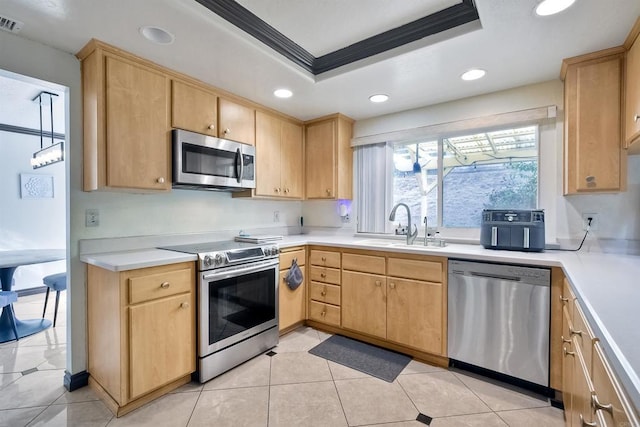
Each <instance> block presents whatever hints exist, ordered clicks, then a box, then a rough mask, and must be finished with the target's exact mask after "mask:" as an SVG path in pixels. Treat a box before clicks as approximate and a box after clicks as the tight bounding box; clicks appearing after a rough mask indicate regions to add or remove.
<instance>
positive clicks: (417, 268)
mask: <svg viewBox="0 0 640 427" xmlns="http://www.w3.org/2000/svg"><path fill="white" fill-rule="evenodd" d="M387 276H394V277H405V278H407V279H416V280H422V281H426V282H442V263H440V262H436V261H423V260H417V259H402V258H389V261H388V263H387Z"/></svg>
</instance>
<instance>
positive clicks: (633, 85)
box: [624, 37, 640, 148]
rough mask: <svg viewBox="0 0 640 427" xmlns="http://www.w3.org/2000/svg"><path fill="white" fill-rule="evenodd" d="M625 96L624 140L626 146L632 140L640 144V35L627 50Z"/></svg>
mask: <svg viewBox="0 0 640 427" xmlns="http://www.w3.org/2000/svg"><path fill="white" fill-rule="evenodd" d="M625 83H626V93H625V95H626V97H625V116H624V123H625V141H626V146H627V148H628V147H629V146H630V145H631V143H632V142H634V141H635V142H636V144H640V142H638V141H637V139H638V138H639V137H640V37H638V38H636V41H635V42H634V43H633V45H632V46H631V49H629V52H627V72H626V82H625Z"/></svg>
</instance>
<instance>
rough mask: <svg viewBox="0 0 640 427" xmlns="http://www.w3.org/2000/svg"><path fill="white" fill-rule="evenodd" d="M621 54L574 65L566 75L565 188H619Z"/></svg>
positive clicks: (578, 190)
mask: <svg viewBox="0 0 640 427" xmlns="http://www.w3.org/2000/svg"><path fill="white" fill-rule="evenodd" d="M621 71H622V65H621V57H620V56H615V57H611V58H609V59H604V60H599V61H593V62H588V63H585V64H576V65H572V66H570V67H569V68H568V70H567V75H566V78H565V113H566V123H565V129H566V131H565V150H566V152H565V154H566V156H567V158H566V159H565V162H566V164H565V194H576V193H582V192H592V191H619V190H620V189H621V138H620V119H621V116H620V104H621V102H620V100H621V98H620V96H621Z"/></svg>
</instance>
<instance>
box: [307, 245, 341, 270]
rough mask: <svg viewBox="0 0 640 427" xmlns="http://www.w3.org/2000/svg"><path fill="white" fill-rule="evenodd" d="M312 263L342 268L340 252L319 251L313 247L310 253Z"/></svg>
mask: <svg viewBox="0 0 640 427" xmlns="http://www.w3.org/2000/svg"><path fill="white" fill-rule="evenodd" d="M309 262H310V263H311V265H320V266H323V267H332V268H340V252H329V251H319V250H316V249H312V250H311V253H310V255H309Z"/></svg>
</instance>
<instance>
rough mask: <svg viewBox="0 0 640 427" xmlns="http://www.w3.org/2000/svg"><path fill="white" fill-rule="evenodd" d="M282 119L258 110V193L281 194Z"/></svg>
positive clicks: (267, 194) (265, 194) (259, 194)
mask: <svg viewBox="0 0 640 427" xmlns="http://www.w3.org/2000/svg"><path fill="white" fill-rule="evenodd" d="M280 169H281V167H280V119H278V118H277V117H274V116H271V115H269V114H265V113H262V112H260V111H258V112H256V195H258V196H280V195H281V194H282V187H281V186H280Z"/></svg>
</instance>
